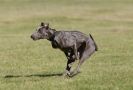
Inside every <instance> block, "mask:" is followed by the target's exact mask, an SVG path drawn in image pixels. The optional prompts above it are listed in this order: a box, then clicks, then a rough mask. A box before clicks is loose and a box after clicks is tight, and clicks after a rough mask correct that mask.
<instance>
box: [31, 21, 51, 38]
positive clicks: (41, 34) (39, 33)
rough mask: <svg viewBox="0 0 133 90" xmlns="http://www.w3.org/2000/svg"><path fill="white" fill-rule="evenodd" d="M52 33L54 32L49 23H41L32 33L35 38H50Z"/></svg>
mask: <svg viewBox="0 0 133 90" xmlns="http://www.w3.org/2000/svg"><path fill="white" fill-rule="evenodd" d="M51 34H53V32H52V30H51V29H50V28H49V23H43V22H42V23H41V25H40V26H39V27H38V28H37V29H36V31H35V32H34V33H33V34H32V35H31V38H32V39H33V40H39V39H49V38H50V36H51Z"/></svg>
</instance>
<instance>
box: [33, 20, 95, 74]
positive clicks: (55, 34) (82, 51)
mask: <svg viewBox="0 0 133 90" xmlns="http://www.w3.org/2000/svg"><path fill="white" fill-rule="evenodd" d="M31 38H32V39H33V40H39V39H47V40H49V41H50V42H51V44H52V47H53V48H59V49H60V50H61V51H63V52H64V53H65V55H66V57H67V59H68V61H67V66H66V70H65V73H64V74H63V75H64V76H74V75H76V74H77V73H79V72H80V67H81V65H82V63H83V62H84V61H85V60H86V59H87V58H89V57H90V56H91V55H92V54H93V53H94V52H95V51H97V50H98V48H97V45H96V43H95V41H94V39H93V37H92V35H91V34H89V35H86V34H84V33H82V32H79V31H56V30H55V29H52V28H50V27H49V24H48V23H43V22H42V23H41V25H40V26H39V27H38V28H37V30H36V31H35V32H34V33H33V34H32V35H31ZM75 60H79V63H78V65H77V67H76V69H75V70H73V71H72V70H71V67H72V64H73V63H74V62H75Z"/></svg>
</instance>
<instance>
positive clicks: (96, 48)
mask: <svg viewBox="0 0 133 90" xmlns="http://www.w3.org/2000/svg"><path fill="white" fill-rule="evenodd" d="M89 35H90V37H91V39H92V40H93V41H94V45H95V50H96V51H98V47H97V44H96V42H95V40H94V39H93V37H92V35H91V34H89Z"/></svg>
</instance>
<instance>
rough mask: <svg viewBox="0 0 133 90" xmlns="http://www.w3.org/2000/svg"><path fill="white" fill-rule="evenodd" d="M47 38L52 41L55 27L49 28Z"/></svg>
mask: <svg viewBox="0 0 133 90" xmlns="http://www.w3.org/2000/svg"><path fill="white" fill-rule="evenodd" d="M49 31H50V32H49V38H48V40H49V41H53V40H54V37H55V32H57V31H56V30H55V29H51V28H50V29H49Z"/></svg>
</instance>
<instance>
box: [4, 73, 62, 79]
mask: <svg viewBox="0 0 133 90" xmlns="http://www.w3.org/2000/svg"><path fill="white" fill-rule="evenodd" d="M54 76H58V77H59V76H62V73H52V74H31V75H6V76H4V78H19V77H54Z"/></svg>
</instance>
